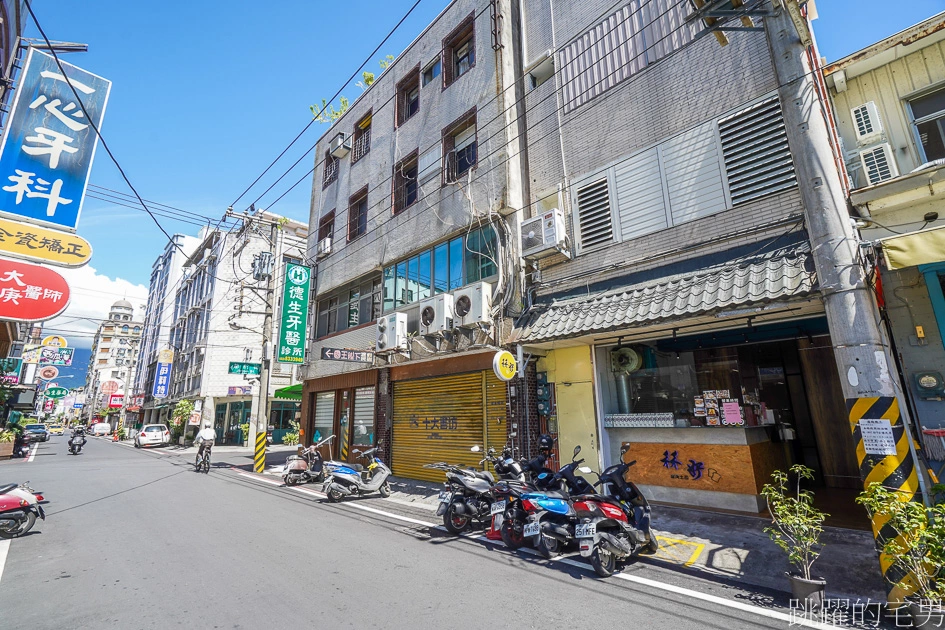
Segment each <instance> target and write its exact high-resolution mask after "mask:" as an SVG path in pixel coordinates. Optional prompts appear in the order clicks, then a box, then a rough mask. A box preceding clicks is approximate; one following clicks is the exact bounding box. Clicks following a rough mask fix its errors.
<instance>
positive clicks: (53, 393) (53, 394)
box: [44, 387, 69, 398]
mask: <svg viewBox="0 0 945 630" xmlns="http://www.w3.org/2000/svg"><path fill="white" fill-rule="evenodd" d="M44 393H45V394H46V398H65V397H66V394H68V393H69V390H68V389H66V388H65V387H50V388H49V389H47V390H46V391H45V392H44Z"/></svg>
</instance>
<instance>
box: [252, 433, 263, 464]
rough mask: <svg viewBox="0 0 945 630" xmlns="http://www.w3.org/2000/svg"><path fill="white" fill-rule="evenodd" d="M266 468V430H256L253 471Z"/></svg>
mask: <svg viewBox="0 0 945 630" xmlns="http://www.w3.org/2000/svg"><path fill="white" fill-rule="evenodd" d="M265 470H266V432H265V431H256V454H255V455H254V457H253V472H257V473H261V472H264V471H265Z"/></svg>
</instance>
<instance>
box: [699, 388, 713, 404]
mask: <svg viewBox="0 0 945 630" xmlns="http://www.w3.org/2000/svg"><path fill="white" fill-rule="evenodd" d="M702 396H703V398H705V400H706V403H708V402H709V401H710V400H715V399H716V395H715V390H714V389H707V390H705V391H704V392H702Z"/></svg>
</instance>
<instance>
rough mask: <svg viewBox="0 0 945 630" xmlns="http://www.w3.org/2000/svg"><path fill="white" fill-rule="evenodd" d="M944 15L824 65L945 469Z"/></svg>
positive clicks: (927, 430) (884, 280)
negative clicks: (944, 291) (942, 60)
mask: <svg viewBox="0 0 945 630" xmlns="http://www.w3.org/2000/svg"><path fill="white" fill-rule="evenodd" d="M943 57H945V14H939V15H936V16H934V17H932V18H930V19H928V20H926V21H924V22H921V23H919V24H916V25H915V26H913V27H910V28H908V29H906V30H904V31H901V32H899V33H896V34H894V35H892V36H890V37H887V38H886V39H884V40H882V41H879V42H876V43H875V44H872V45H870V46H868V47H867V48H864V49H863V50H859V51H857V52H855V53H852V54H850V55H848V56H846V57H844V58H843V59H839V60H837V61H834V62H832V63H830V64H828V65H827V66H826V67H825V69H824V74H825V77H826V81H827V85H828V87H829V88H830V95H831V97H832V100H833V104H834V116H835V120H836V123H837V127H838V129H839V132H840V136H841V137H842V138H843V146H844V148H845V153H844V159H845V162H846V167H847V173H848V177H849V182H850V188H851V189H852V190H851V192H850V202H851V205H852V206H853V208H854V209H855V210H856V212H857V213H858V215H859V218H858V219H857V222H858V224H859V225H860V226H861V228H860V234H861V235H862V239H863V241H864V242H863V243H862V246H863V249H862V251H863V254H864V257H865V258H867V259H868V260H869V262H870V263H871V264H872V265H873V268H874V269H875V271H876V272H877V278H878V280H879V281H878V282H877V283H876V284H875V289H876V293H877V298H878V300H879V302H880V306H881V307H882V310H883V313H884V314H885V317H884V321H885V322H887V324H888V329H889V332H890V338H891V340H892V342H893V343H894V345H895V350H896V352H895V355H896V358H897V364H898V365H897V367H898V368H899V369H900V371H901V374H902V377H903V389H904V395H905V396H906V397H907V399H908V402H909V409H910V410H911V412H912V413H913V414H914V415H915V417H916V419H917V420H918V422H919V425H920V428H922V429H923V431H921V433H920V435H919V437H920V439H922V440H924V446H925V447H926V448H925V449H924V452H925V453H926V454H927V455H928V456H929V457H930V458H932V459H934V460H937V462H938V464H937V466H935V468H937V469H938V470H939V471H940V472H942V471H943V470H945V402H943V400H945V378H943V374H945V369H943V366H945V345H943V340H945V297H943V289H945V203H943V202H942V201H941V198H940V195H941V194H942V193H943V192H945V170H943V168H942V166H943V164H945V131H943V129H945V127H943V122H945V65H943V64H942V63H941V61H940V60H941V59H942V58H943Z"/></svg>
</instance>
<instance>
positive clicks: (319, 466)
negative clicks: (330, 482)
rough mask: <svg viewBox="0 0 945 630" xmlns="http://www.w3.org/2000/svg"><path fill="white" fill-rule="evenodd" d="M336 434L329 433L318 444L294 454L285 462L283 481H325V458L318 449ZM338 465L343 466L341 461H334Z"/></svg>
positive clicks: (293, 483)
mask: <svg viewBox="0 0 945 630" xmlns="http://www.w3.org/2000/svg"><path fill="white" fill-rule="evenodd" d="M334 437H335V436H334V435H329V436H328V437H326V438H325V439H324V440H321V441H320V442H318V443H317V444H312V445H311V446H309V447H308V448H306V449H303V450H302V452H301V453H299V454H298V455H292V456H290V457H289V459H287V460H286V462H285V472H284V473H283V474H282V481H283V482H284V483H285V485H287V486H294V485H296V484H299V483H312V482H316V483H321V482H323V481H325V468H326V467H325V458H323V457H322V454H321V453H320V452H319V451H318V449H319V448H321V447H322V446H324V445H325V444H329V443H331V441H332V439H334ZM333 463H334V464H335V465H336V466H342V465H344V464H342V463H341V462H333Z"/></svg>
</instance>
